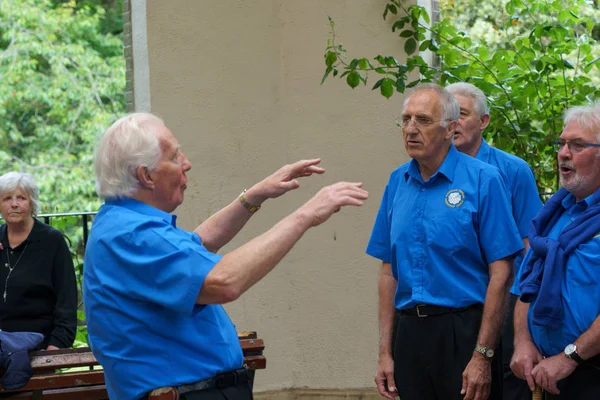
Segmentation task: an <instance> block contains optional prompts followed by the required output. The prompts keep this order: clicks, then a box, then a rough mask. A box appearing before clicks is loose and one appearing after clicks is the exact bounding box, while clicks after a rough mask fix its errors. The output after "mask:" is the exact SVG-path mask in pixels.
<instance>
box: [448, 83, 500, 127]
mask: <svg viewBox="0 0 600 400" xmlns="http://www.w3.org/2000/svg"><path fill="white" fill-rule="evenodd" d="M446 90H447V91H448V92H450V93H451V94H452V95H457V94H458V95H462V96H468V97H471V98H472V99H473V100H475V112H476V113H477V116H478V117H479V118H481V116H482V115H484V114H489V113H490V108H489V107H488V104H487V98H486V97H485V93H483V91H482V90H481V89H479V88H478V87H477V86H475V85H473V84H471V83H467V82H457V83H452V84H450V85H448V86H446Z"/></svg>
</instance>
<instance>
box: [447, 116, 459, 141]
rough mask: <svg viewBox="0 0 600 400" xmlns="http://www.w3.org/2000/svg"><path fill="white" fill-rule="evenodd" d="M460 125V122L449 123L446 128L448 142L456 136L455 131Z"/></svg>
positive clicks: (451, 121)
mask: <svg viewBox="0 0 600 400" xmlns="http://www.w3.org/2000/svg"><path fill="white" fill-rule="evenodd" d="M457 125H458V121H454V120H450V121H448V125H447V126H446V129H447V131H446V134H445V135H444V137H445V138H446V140H450V139H451V138H452V136H454V131H455V130H456V126H457Z"/></svg>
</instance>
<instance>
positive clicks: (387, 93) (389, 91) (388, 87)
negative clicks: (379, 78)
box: [380, 78, 394, 99]
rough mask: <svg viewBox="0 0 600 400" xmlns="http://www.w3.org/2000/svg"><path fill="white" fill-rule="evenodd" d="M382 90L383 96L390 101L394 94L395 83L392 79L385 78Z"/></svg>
mask: <svg viewBox="0 0 600 400" xmlns="http://www.w3.org/2000/svg"><path fill="white" fill-rule="evenodd" d="M380 89H381V95H382V96H384V97H385V98H386V99H389V98H390V97H392V95H393V94H394V81H393V80H392V79H390V78H384V79H383V82H382V83H381V88H380Z"/></svg>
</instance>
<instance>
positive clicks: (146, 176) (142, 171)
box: [135, 165, 154, 189]
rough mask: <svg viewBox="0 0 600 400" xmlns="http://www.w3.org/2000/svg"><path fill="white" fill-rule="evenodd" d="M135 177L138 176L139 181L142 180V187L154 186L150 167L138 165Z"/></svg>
mask: <svg viewBox="0 0 600 400" xmlns="http://www.w3.org/2000/svg"><path fill="white" fill-rule="evenodd" d="M135 177H136V178H137V180H138V182H140V186H141V187H143V188H148V189H153V188H154V180H153V179H152V175H150V171H149V170H148V167H144V166H143V165H138V167H137V168H136V169H135Z"/></svg>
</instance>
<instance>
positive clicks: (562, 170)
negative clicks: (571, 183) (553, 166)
mask: <svg viewBox="0 0 600 400" xmlns="http://www.w3.org/2000/svg"><path fill="white" fill-rule="evenodd" d="M558 169H559V170H560V173H561V174H568V173H570V172H574V171H575V168H573V167H571V166H569V165H565V164H562V165H560V166H559V167H558Z"/></svg>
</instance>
